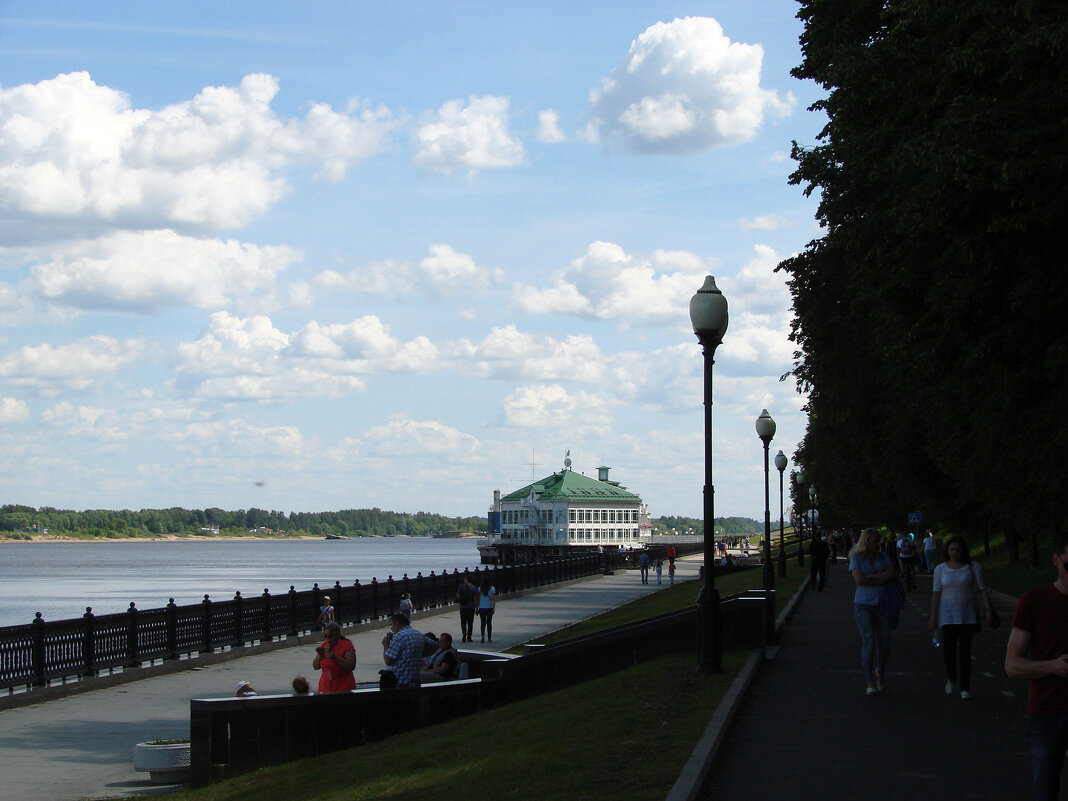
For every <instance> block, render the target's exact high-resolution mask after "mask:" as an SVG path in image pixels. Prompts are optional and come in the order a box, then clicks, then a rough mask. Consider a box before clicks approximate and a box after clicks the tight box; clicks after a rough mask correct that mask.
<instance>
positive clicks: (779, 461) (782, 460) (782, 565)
mask: <svg viewBox="0 0 1068 801" xmlns="http://www.w3.org/2000/svg"><path fill="white" fill-rule="evenodd" d="M775 469H776V470H778V471H779V578H786V539H785V538H784V536H783V530H782V529H783V520H782V518H783V515H782V474H783V471H784V470H785V469H786V454H785V453H783V452H782V451H779V452H778V453H777V454H775Z"/></svg>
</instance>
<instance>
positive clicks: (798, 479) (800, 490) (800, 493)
mask: <svg viewBox="0 0 1068 801" xmlns="http://www.w3.org/2000/svg"><path fill="white" fill-rule="evenodd" d="M794 483H795V484H796V485H797V495H796V497H797V506H798V512H799V513H800V518H801V536H799V537H798V538H797V563H798V564H799V565H804V564H805V471H804V470H798V471H797V474H796V475H795V477H794Z"/></svg>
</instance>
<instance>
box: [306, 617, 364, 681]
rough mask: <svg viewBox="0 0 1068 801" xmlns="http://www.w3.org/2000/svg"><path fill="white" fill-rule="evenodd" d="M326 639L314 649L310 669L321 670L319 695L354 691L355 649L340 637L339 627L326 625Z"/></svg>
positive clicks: (345, 639)
mask: <svg viewBox="0 0 1068 801" xmlns="http://www.w3.org/2000/svg"><path fill="white" fill-rule="evenodd" d="M325 633H326V639H325V640H324V641H323V644H322V645H318V646H316V647H315V658H314V659H313V660H312V667H313V668H314V669H315V670H321V671H322V675H321V676H320V677H319V692H320V693H344V692H348V691H349V690H355V689H356V678H355V676H353V674H352V671H354V670H355V669H356V647H355V646H354V645H353V644H352V641H351V640H349V639H347V638H345V637H342V636H341V626H339V625H338V624H337V623H327V624H326V629H325Z"/></svg>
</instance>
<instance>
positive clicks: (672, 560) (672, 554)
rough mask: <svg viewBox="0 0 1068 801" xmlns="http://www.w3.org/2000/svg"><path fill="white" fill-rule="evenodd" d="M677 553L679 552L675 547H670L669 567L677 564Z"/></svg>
mask: <svg viewBox="0 0 1068 801" xmlns="http://www.w3.org/2000/svg"><path fill="white" fill-rule="evenodd" d="M676 553H677V551H676V550H675V546H674V545H669V546H668V564H669V565H673V564H675V555H676Z"/></svg>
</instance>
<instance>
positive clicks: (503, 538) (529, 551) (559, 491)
mask: <svg viewBox="0 0 1068 801" xmlns="http://www.w3.org/2000/svg"><path fill="white" fill-rule="evenodd" d="M610 469H611V468H609V467H604V466H602V467H598V468H597V479H596V480H595V479H592V478H590V477H588V476H585V475H582V474H581V473H576V472H575V471H573V470H572V469H571V460H570V459H567V460H565V462H564V469H563V470H560V471H559V472H556V473H553V474H552V475H550V476H546V477H545V478H543V479H541V480H540V481H535V482H533V483H532V484H528V485H527V486H525V487H522V488H521V489H517V490H516V491H515V492H512V493H509V494H508V495H505V496H504V497H501V496H500V490H497V491H495V492H494V493H493V495H494V502H493V508H492V509H490V513H489V537H488V541H487V542H486V543H485V544H484V545H482V546H481V547H480V549H479V550H480V551H481V552H482V556H483V561H484V562H487V561H495V562H504V563H511V562H513V561H527V560H533V561H537V560H538V559H541V558H543V557H545V556H559V555H563V554H567V553H575V552H581V551H601V550H607V549H609V548H611V549H614V550H618V549H619V548H627V549H630V548H642V547H644V546H645V545H647V544H648V543H649V538H650V536H651V535H652V525H651V524H650V522H649V509H648V507H646V505H645V503H643V502H642V499H641V498H639V497H638V496H637V495H635V494H634V493H633V492H630V491H628V490H627V488H626V487H623V486H621V485H620V483H619V482H618V481H610V480H609V479H608V471H609V470H610Z"/></svg>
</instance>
